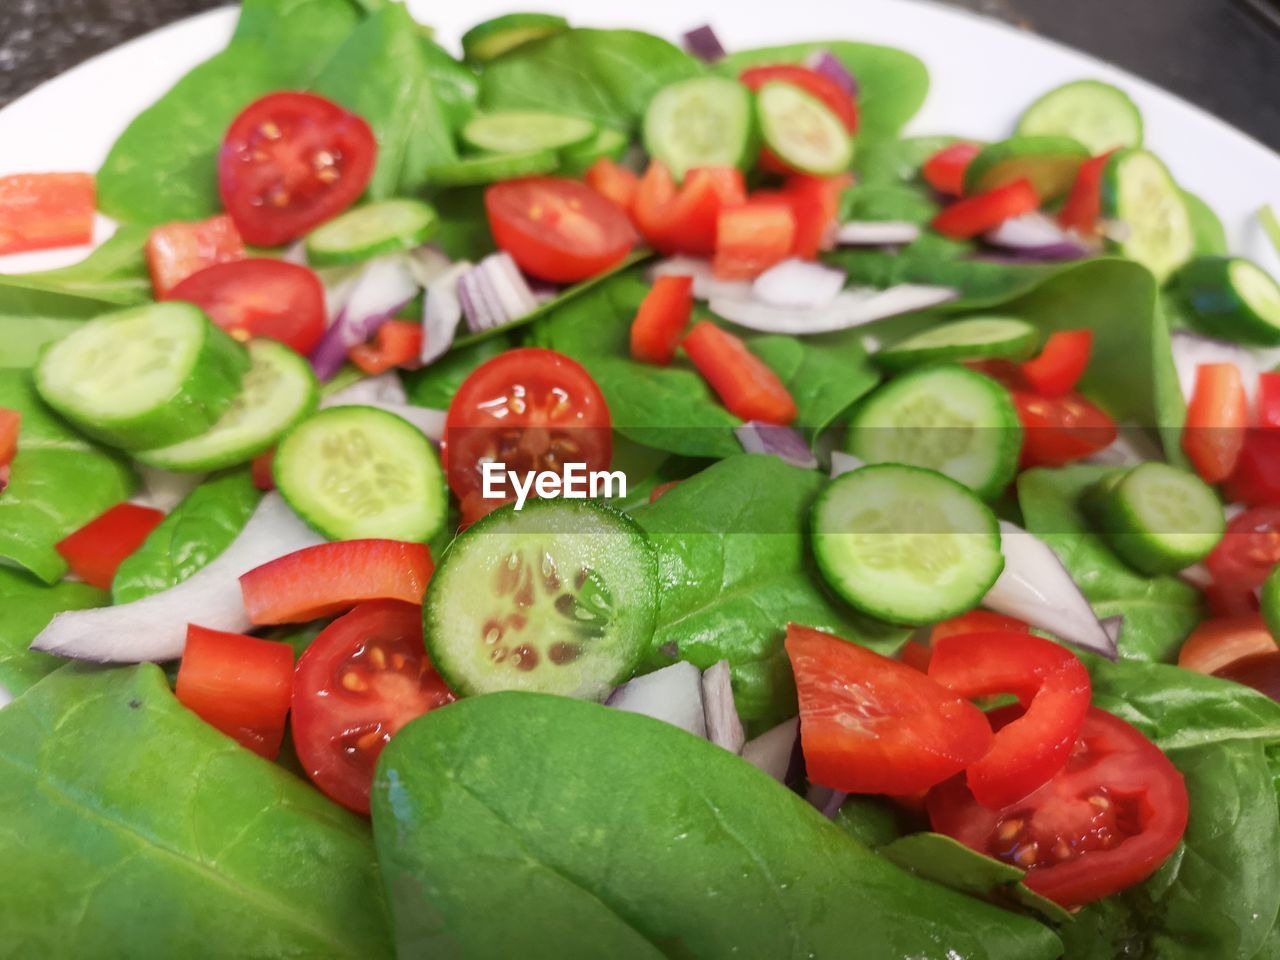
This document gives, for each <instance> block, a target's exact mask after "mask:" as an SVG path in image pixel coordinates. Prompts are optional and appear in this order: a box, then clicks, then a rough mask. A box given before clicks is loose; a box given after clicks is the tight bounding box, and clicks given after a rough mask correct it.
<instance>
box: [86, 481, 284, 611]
mask: <svg viewBox="0 0 1280 960" xmlns="http://www.w3.org/2000/svg"><path fill="white" fill-rule="evenodd" d="M261 496H262V494H260V493H259V492H258V490H257V489H255V488H254V486H253V479H252V478H251V477H250V476H249V471H248V470H234V471H231V472H228V473H223V474H219V475H218V476H215V477H212V478H211V479H209V480H206V481H205V482H204V483H202V484H200V486H198V487H196V488H195V489H194V490H192V491H191V492H190V493H189V494H187V496H186V499H184V500H183V501H182V503H180V504H178V506H177V508H176V509H175V510H174V511H173V512H172V513H170V514H169V515H168V516H167V517H165V518H164V520H162V521H161V522H160V525H159V526H158V527H156V528H155V529H154V530H152V531H151V534H150V536H148V537H147V539H146V540H145V541H143V544H142V546H140V547H139V548H138V549H137V550H135V551H134V552H133V553H132V554H130V555H129V556H128V557H126V558H125V560H124V562H123V563H121V564H120V567H119V569H117V570H116V576H115V580H113V581H112V583H111V599H112V601H113V602H115V603H129V602H131V601H133V600H141V599H142V598H143V597H149V596H151V594H153V593H160V592H161V591H162V590H168V589H169V588H170V587H174V586H177V585H178V584H179V583H181V582H182V581H183V580H186V579H187V578H189V577H190V576H192V575H193V574H195V573H196V572H197V571H199V570H200V569H202V568H203V567H204V566H206V565H207V564H208V563H209V562H210V561H211V560H213V559H215V558H216V557H217V556H218V554H220V553H222V551H223V550H225V549H226V548H227V547H228V545H230V543H231V541H232V540H234V539H235V538H236V537H237V536H238V535H239V533H240V531H241V530H242V529H243V528H244V525H245V524H246V523H247V522H248V521H249V515H250V514H251V513H253V510H254V507H256V506H257V505H258V500H259V499H260V498H261Z"/></svg>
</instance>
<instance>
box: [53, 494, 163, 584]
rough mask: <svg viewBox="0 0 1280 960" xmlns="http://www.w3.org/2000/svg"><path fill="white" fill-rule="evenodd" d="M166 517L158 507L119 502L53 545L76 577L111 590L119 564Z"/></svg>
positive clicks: (140, 544)
mask: <svg viewBox="0 0 1280 960" xmlns="http://www.w3.org/2000/svg"><path fill="white" fill-rule="evenodd" d="M163 519H164V514H163V513H162V512H161V511H159V510H153V509H151V508H150V507H140V506H138V505H137V504H136V503H118V504H116V505H115V506H114V507H112V508H111V509H110V510H108V511H107V512H106V513H103V514H101V515H100V516H98V517H95V518H94V519H92V520H90V521H89V522H88V523H86V524H85V525H84V526H83V527H81V528H80V529H79V530H77V531H76V532H75V533H72V534H68V535H67V536H66V537H64V538H63V539H61V540H59V541H58V542H57V543H56V544H55V545H54V547H55V549H57V551H58V553H60V554H62V558H63V559H64V560H66V561H67V565H68V566H69V567H71V569H72V570H73V571H74V572H75V575H76V576H77V577H79V578H80V579H81V580H83V581H84V582H85V583H89V584H92V585H93V586H95V587H97V588H98V589H99V590H110V589H111V581H112V580H114V579H115V576H116V570H117V569H119V567H120V564H122V563H123V562H124V560H125V558H126V557H127V556H129V554H131V553H133V552H134V551H135V550H137V549H138V548H139V547H140V546H142V541H144V540H146V539H147V537H148V536H149V535H150V533H151V531H152V530H154V529H155V528H156V527H157V526H158V525H159V523H160V521H161V520H163Z"/></svg>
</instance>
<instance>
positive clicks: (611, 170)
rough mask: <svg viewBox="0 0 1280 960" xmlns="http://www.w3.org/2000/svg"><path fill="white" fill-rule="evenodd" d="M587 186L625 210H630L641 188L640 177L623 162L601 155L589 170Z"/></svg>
mask: <svg viewBox="0 0 1280 960" xmlns="http://www.w3.org/2000/svg"><path fill="white" fill-rule="evenodd" d="M587 186H589V187H590V188H591V189H592V190H594V191H595V192H596V193H598V194H600V196H602V197H604V198H606V199H608V200H612V201H613V202H614V203H616V204H617V205H618V206H620V207H621V208H622V209H623V210H630V209H631V205H632V204H633V203H634V202H635V199H636V191H637V190H639V189H640V178H639V177H637V176H636V175H635V174H634V173H632V172H631V171H630V170H628V169H627V168H626V167H624V166H622V165H621V164H618V163H615V162H614V161H613V160H610V159H609V158H608V157H601V158H600V159H599V160H597V161H596V162H595V163H593V164H592V165H591V169H589V170H588V171H587Z"/></svg>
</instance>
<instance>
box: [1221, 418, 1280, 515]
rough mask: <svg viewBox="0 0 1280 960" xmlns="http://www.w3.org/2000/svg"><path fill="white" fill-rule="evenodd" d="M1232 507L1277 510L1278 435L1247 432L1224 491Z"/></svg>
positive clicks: (1279, 491) (1279, 483) (1279, 494)
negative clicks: (1274, 508)
mask: <svg viewBox="0 0 1280 960" xmlns="http://www.w3.org/2000/svg"><path fill="white" fill-rule="evenodd" d="M1223 489H1224V490H1225V492H1226V494H1227V499H1228V500H1230V501H1231V502H1232V503H1244V504H1248V505H1249V506H1251V507H1280V431H1274V430H1247V431H1245V434H1244V445H1243V446H1242V447H1241V448H1240V455H1239V456H1238V457H1237V458H1236V466H1235V471H1234V472H1233V473H1232V474H1231V476H1230V477H1228V478H1227V481H1226V485H1225V487H1224V488H1223Z"/></svg>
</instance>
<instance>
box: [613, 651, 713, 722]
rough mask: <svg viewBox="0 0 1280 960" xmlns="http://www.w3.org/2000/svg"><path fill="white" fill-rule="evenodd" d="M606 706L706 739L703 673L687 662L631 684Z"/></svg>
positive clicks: (614, 693)
mask: <svg viewBox="0 0 1280 960" xmlns="http://www.w3.org/2000/svg"><path fill="white" fill-rule="evenodd" d="M605 706H607V707H614V708H615V709H618V710H625V711H627V712H628V713H642V714H644V715H645V716H646V717H653V718H654V719H655V720H663V721H665V722H666V723H670V724H673V725H674V726H677V727H679V728H680V729H681V730H685V731H687V732H689V733H692V734H693V735H694V736H695V737H703V738H705V737H706V735H707V721H706V711H705V709H704V708H703V702H702V671H701V670H699V669H698V668H697V667H695V666H694V665H693V664H692V663H689V661H687V660H681V661H679V662H677V663H673V664H671V666H669V667H663V668H662V669H661V670H655V671H654V672H653V673H646V674H645V675H644V676H642V677H635V678H633V679H631V680H628V681H627V682H626V683H624V684H623V685H622V686H620V687H618V689H617V690H615V691H613V693H612V694H610V695H609V699H608V700H606V701H605Z"/></svg>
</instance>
